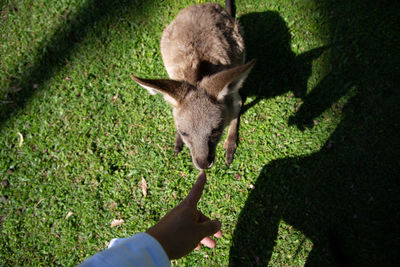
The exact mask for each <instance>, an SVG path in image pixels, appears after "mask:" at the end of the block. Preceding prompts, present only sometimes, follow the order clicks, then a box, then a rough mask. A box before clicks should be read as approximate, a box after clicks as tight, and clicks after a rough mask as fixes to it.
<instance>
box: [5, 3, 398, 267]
mask: <svg viewBox="0 0 400 267" xmlns="http://www.w3.org/2000/svg"><path fill="white" fill-rule="evenodd" d="M198 2H200V1H188V0H185V1H150V0H148V1H140V0H132V1H130V0H129V1H128V0H118V1H94V0H87V1H77V0H62V1H61V0H60V1H44V0H42V1H36V0H35V1H33V0H24V1H15V0H14V1H13V0H8V1H1V2H0V7H1V13H0V36H1V38H0V90H1V91H0V101H1V102H0V177H1V181H2V186H1V187H0V192H1V194H0V197H1V201H0V211H1V237H0V265H1V266H18V265H24V266H25V265H28V266H30V265H35V266H37V265H66V266H73V265H76V264H78V263H80V262H82V261H83V260H84V259H85V258H87V257H88V256H90V255H93V254H94V253H96V252H97V251H100V250H102V249H104V248H105V247H106V245H107V243H108V241H109V240H110V239H112V238H114V237H127V236H129V235H133V234H134V233H136V232H140V231H145V230H146V229H147V228H148V227H150V226H151V225H153V224H154V223H155V222H156V221H157V220H158V219H159V218H160V217H162V216H163V215H164V214H165V213H166V212H167V211H168V210H169V209H171V208H172V207H174V206H175V205H176V204H177V203H179V202H180V201H181V200H182V198H183V197H184V196H185V195H186V194H187V192H188V191H189V189H190V187H191V186H192V184H193V183H194V181H195V178H196V176H197V174H198V171H197V170H196V169H195V168H194V167H193V165H192V163H191V159H190V153H189V151H188V149H187V148H185V149H184V150H183V152H182V153H181V154H179V155H178V156H177V157H174V156H173V154H174V153H173V145H174V123H173V119H172V116H171V108H170V107H169V106H168V104H167V103H165V102H164V100H163V99H162V97H160V96H155V97H154V96H150V95H149V94H148V93H147V92H146V91H145V90H143V89H141V88H139V87H138V86H137V85H136V84H135V83H134V82H133V81H132V80H131V78H130V75H131V74H133V73H135V74H137V75H139V76H142V77H167V75H166V71H165V70H164V68H163V65H162V60H161V56H160V50H159V40H160V37H161V32H162V29H163V28H164V27H165V26H166V25H167V24H168V23H169V22H170V21H171V20H172V19H173V18H174V16H175V15H176V14H177V12H178V11H179V10H180V9H182V8H183V7H185V6H188V5H190V4H195V3H198ZM218 2H220V3H221V4H223V1H218ZM236 2H237V3H236V5H237V17H238V18H239V19H240V21H241V24H242V26H243V28H244V31H245V39H246V44H247V58H248V59H251V58H257V65H256V67H255V68H254V69H253V71H252V73H251V74H250V76H249V78H248V80H247V82H246V84H245V85H244V87H243V89H242V95H243V96H244V97H246V103H245V106H244V109H243V115H242V117H241V125H240V133H239V136H240V142H239V146H238V149H237V152H236V155H235V159H234V161H233V163H232V165H231V166H230V167H229V168H227V167H226V166H225V164H224V150H223V148H222V144H219V146H218V148H217V156H216V162H215V164H214V166H213V168H212V169H211V170H209V171H208V172H207V174H208V183H207V185H206V189H205V192H204V195H203V198H202V200H201V202H200V209H201V210H202V211H203V212H204V213H205V214H207V215H209V216H210V217H212V218H218V219H219V220H220V221H221V222H222V224H223V231H224V236H223V238H222V239H221V240H218V242H217V247H216V248H215V249H214V250H210V249H204V248H203V249H202V250H200V251H194V252H192V253H191V254H189V255H188V256H187V257H185V258H183V259H180V260H178V261H173V264H177V265H179V266H212V265H214V266H227V265H229V264H231V265H232V266H266V265H271V266H303V265H305V264H307V265H309V266H330V265H334V262H335V261H338V263H339V264H343V263H345V264H346V263H347V264H348V266H382V265H386V266H395V265H396V263H398V262H399V256H398V253H397V251H395V250H394V248H395V247H398V246H399V245H400V244H399V238H400V229H399V226H398V221H399V220H400V213H399V210H398V203H399V200H400V199H399V196H400V190H399V189H400V188H399V187H400V183H399V179H398V174H399V173H400V167H399V162H400V159H399V151H400V148H399V143H400V142H399V140H400V139H399V134H398V133H399V121H398V118H399V117H400V116H399V115H400V114H399V113H400V112H399V111H400V110H399V107H398V103H399V100H400V99H399V87H398V86H399V77H400V75H399V74H400V72H399V61H398V59H399V58H400V57H399V55H400V53H399V50H398V44H399V43H400V42H399V41H400V40H399V35H398V32H399V27H398V24H397V23H395V21H396V18H397V16H398V14H399V11H400V9H399V5H398V4H397V3H391V2H389V1H388V3H385V2H383V1H333V0H322V1H288V0H285V1H278V0H271V1H261V0H258V1H240V0H238V1H236ZM20 135H22V136H23V142H22V145H20V142H21V139H20ZM142 178H144V179H145V180H146V181H147V185H148V194H147V196H146V197H145V198H144V197H143V195H142V192H141V188H140V181H141V179H142ZM70 212H72V213H73V214H72V215H71V216H69V217H68V218H66V217H67V214H68V213H70ZM113 219H123V220H124V221H125V223H123V224H122V225H121V226H119V227H113V228H111V227H110V224H111V221H112V220H113ZM194 263H195V264H194Z"/></svg>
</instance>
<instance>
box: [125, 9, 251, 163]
mask: <svg viewBox="0 0 400 267" xmlns="http://www.w3.org/2000/svg"><path fill="white" fill-rule="evenodd" d="M161 54H162V57H163V61H164V65H165V68H166V70H167V72H168V74H169V76H170V78H171V79H172V80H166V79H163V80H149V79H140V78H136V77H134V76H133V77H132V78H133V79H134V80H135V81H136V82H137V83H139V84H140V85H141V86H143V87H145V88H146V89H148V90H149V91H150V92H151V93H154V92H160V93H162V94H163V95H164V98H165V100H166V101H168V102H169V103H171V104H172V106H173V115H174V119H175V125H176V128H177V130H178V132H177V135H176V142H175V152H176V153H178V152H179V151H180V150H181V149H182V146H183V143H185V144H186V145H187V146H188V147H189V149H190V151H191V154H192V160H193V163H194V165H195V166H196V167H197V168H199V169H206V168H210V167H211V165H212V164H213V161H214V157H215V148H216V145H217V143H218V141H219V139H220V137H221V135H222V132H223V129H224V128H225V127H226V126H227V125H229V132H228V137H227V139H226V141H225V144H224V147H225V149H226V150H227V154H226V162H227V164H228V165H229V164H230V163H231V162H232V160H233V155H234V153H235V150H236V143H237V127H238V121H239V113H240V107H241V104H242V103H241V98H240V96H239V93H238V90H239V88H240V87H241V85H242V83H243V81H244V80H245V78H246V77H247V75H248V73H249V72H250V70H251V68H252V67H253V65H254V63H255V61H254V60H253V61H251V62H249V63H247V64H244V65H243V63H244V57H245V48H244V41H243V36H242V33H241V29H240V26H239V24H238V23H237V22H236V20H235V19H234V18H232V17H231V16H230V15H229V14H228V13H227V12H226V11H225V10H224V9H223V8H222V7H221V6H220V5H218V4H215V3H208V4H204V5H196V6H190V7H187V8H185V9H183V10H182V11H181V12H179V14H178V15H177V17H176V18H175V19H174V20H173V21H172V22H171V24H170V25H168V26H167V27H166V28H165V30H164V32H163V34H162V38H161Z"/></svg>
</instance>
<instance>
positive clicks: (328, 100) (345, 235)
mask: <svg viewBox="0 0 400 267" xmlns="http://www.w3.org/2000/svg"><path fill="white" fill-rule="evenodd" d="M318 7H319V9H320V10H321V11H322V12H325V13H326V14H327V16H330V19H329V20H328V29H329V32H330V38H331V41H332V42H336V43H337V44H335V45H333V46H332V47H331V48H330V51H329V52H330V57H329V60H330V62H329V63H328V64H329V66H327V67H329V68H330V69H331V72H330V73H328V74H327V75H326V76H325V78H324V79H322V80H321V81H320V82H319V84H318V85H317V86H316V87H315V88H313V90H312V92H310V93H309V94H308V95H306V96H305V97H304V98H303V100H304V103H303V105H302V106H301V107H300V109H299V110H298V111H297V112H296V114H295V115H294V116H293V118H292V119H291V120H290V122H288V123H292V124H294V125H297V126H298V127H299V128H300V129H305V128H307V127H312V126H310V124H309V122H310V121H313V120H315V118H317V117H318V116H320V115H321V113H322V112H323V111H324V110H325V109H326V108H328V107H331V106H333V107H334V109H337V110H336V112H337V114H339V113H341V114H342V117H343V119H342V121H341V122H340V124H339V125H338V126H337V128H336V129H335V131H334V132H333V133H332V134H331V136H330V137H329V138H328V140H327V141H326V143H325V145H324V146H323V148H321V149H320V150H319V151H317V152H315V153H312V154H311V155H305V156H300V157H289V158H283V159H277V160H273V161H271V162H269V163H267V164H266V165H265V166H264V167H263V168H262V171H261V173H260V175H259V177H258V178H257V181H256V183H255V185H254V186H255V188H254V189H253V190H252V191H251V192H250V194H249V197H248V199H247V201H246V204H245V206H244V208H243V209H242V211H241V213H240V216H239V220H238V223H237V226H236V229H235V231H234V234H233V244H232V247H231V251H230V265H231V266H266V265H267V264H268V262H269V261H270V260H271V257H272V252H273V250H274V246H275V245H276V242H277V239H283V238H287V237H286V236H285V233H282V235H283V236H278V230H279V229H278V228H279V223H280V222H281V221H284V222H285V223H286V224H289V225H290V226H291V227H293V228H294V229H296V230H298V231H301V232H302V233H303V234H304V235H305V236H306V238H307V239H309V240H311V242H312V244H313V245H312V249H311V252H310V254H309V255H308V257H307V259H306V265H307V266H397V265H398V263H399V262H400V256H399V253H398V250H397V249H396V248H398V247H400V226H399V224H398V222H399V221H400V210H399V208H398V205H399V203H400V180H399V173H400V166H399V162H400V161H399V151H400V145H399V144H400V142H399V140H400V139H399V132H400V127H399V117H400V109H399V105H398V103H399V100H400V92H399V90H398V85H399V77H400V75H399V74H400V73H399V65H398V58H400V57H399V51H398V50H397V49H396V47H397V46H398V43H399V35H398V32H397V31H396V28H397V26H396V25H397V24H396V22H395V21H396V20H395V18H396V17H397V14H399V12H400V9H399V6H398V4H392V5H387V4H385V3H377V2H374V1H365V3H363V4H360V3H359V2H357V3H354V2H352V1H346V2H341V3H338V2H337V1H333V0H332V1H331V0H325V1H320V2H318ZM343 95H347V96H349V100H348V101H347V103H345V104H344V105H343V106H342V105H341V104H339V102H338V101H337V100H338V99H340V98H341V96H343ZM287 242H290V240H289V241H287ZM304 242H305V240H298V243H294V242H291V245H288V246H289V247H290V246H295V249H294V250H295V251H296V252H292V254H290V255H285V256H287V257H290V258H292V260H291V261H290V262H293V259H294V260H296V259H298V258H300V257H302V256H301V253H302V248H301V247H302V244H304ZM287 248H288V247H287ZM291 249H292V248H291ZM281 260H282V259H281ZM283 261H284V259H283ZM281 263H282V265H283V264H285V262H281Z"/></svg>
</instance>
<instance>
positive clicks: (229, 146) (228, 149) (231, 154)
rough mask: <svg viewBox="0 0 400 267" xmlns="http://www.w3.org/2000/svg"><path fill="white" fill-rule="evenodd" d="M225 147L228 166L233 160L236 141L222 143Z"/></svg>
mask: <svg viewBox="0 0 400 267" xmlns="http://www.w3.org/2000/svg"><path fill="white" fill-rule="evenodd" d="M224 147H225V149H226V165H227V166H228V167H229V166H230V165H231V163H232V161H233V157H234V155H235V151H236V147H237V145H236V143H229V144H225V145H224Z"/></svg>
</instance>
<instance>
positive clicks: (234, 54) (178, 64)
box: [161, 1, 245, 84]
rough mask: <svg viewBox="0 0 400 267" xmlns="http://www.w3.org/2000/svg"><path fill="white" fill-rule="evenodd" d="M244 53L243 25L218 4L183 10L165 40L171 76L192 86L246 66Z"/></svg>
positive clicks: (166, 34) (165, 56) (163, 39)
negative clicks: (211, 76)
mask: <svg viewBox="0 0 400 267" xmlns="http://www.w3.org/2000/svg"><path fill="white" fill-rule="evenodd" d="M227 2H229V3H230V4H232V3H231V1H227ZM230 10H232V8H230ZM244 52H245V47H244V40H243V37H242V33H241V29H240V26H239V24H238V23H237V22H236V20H235V19H234V18H233V17H232V16H231V15H230V14H229V13H228V12H227V11H226V10H225V9H223V8H222V7H221V6H220V5H218V4H215V3H207V4H203V5H195V6H190V7H187V8H185V9H183V10H182V11H180V12H179V14H178V15H177V17H176V18H175V19H174V20H173V21H172V22H171V24H170V25H168V26H167V27H166V28H165V30H164V32H163V34H162V37H161V54H162V57H163V61H164V65H165V68H166V70H167V72H168V75H169V76H170V78H172V79H176V80H185V81H187V82H189V83H191V84H196V83H197V82H198V81H200V80H201V79H202V78H203V77H205V76H209V75H211V74H214V73H216V72H219V71H222V70H224V69H228V68H231V67H235V66H238V65H241V64H243V62H244Z"/></svg>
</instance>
